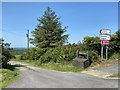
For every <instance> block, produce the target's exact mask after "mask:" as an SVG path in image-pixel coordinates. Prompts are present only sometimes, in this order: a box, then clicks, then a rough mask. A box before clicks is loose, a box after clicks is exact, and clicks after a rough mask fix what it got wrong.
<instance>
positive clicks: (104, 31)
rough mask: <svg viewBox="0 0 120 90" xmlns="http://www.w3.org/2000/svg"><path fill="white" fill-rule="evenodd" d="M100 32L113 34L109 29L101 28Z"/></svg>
mask: <svg viewBox="0 0 120 90" xmlns="http://www.w3.org/2000/svg"><path fill="white" fill-rule="evenodd" d="M100 34H101V35H110V34H111V30H109V29H101V30H100Z"/></svg>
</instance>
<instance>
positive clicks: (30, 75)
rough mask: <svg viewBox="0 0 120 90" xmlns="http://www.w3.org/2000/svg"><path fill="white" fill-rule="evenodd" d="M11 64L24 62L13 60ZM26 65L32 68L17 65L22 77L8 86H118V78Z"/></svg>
mask: <svg viewBox="0 0 120 90" xmlns="http://www.w3.org/2000/svg"><path fill="white" fill-rule="evenodd" d="M11 64H13V65H15V64H17V65H18V64H23V63H20V62H13V61H12V62H11ZM24 65H25V66H27V67H29V68H31V69H32V70H30V69H27V68H25V67H17V68H18V69H19V70H20V71H21V74H20V78H19V79H18V80H17V81H15V82H13V83H11V84H10V85H9V86H8V87H7V88H118V80H117V79H104V78H98V77H94V76H91V75H88V74H85V73H72V72H59V71H54V70H46V69H40V68H36V67H33V66H30V65H28V64H24Z"/></svg>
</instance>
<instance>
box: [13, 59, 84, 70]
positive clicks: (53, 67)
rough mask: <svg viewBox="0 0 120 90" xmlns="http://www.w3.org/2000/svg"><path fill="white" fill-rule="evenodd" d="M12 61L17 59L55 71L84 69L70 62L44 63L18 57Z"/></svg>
mask: <svg viewBox="0 0 120 90" xmlns="http://www.w3.org/2000/svg"><path fill="white" fill-rule="evenodd" d="M12 60H13V61H19V62H24V63H27V64H30V65H32V66H35V67H40V68H44V69H49V70H56V71H62V72H81V71H83V70H84V69H83V68H79V67H75V66H73V65H72V64H71V63H64V64H62V63H46V64H43V63H42V64H41V63H40V61H33V60H18V59H12Z"/></svg>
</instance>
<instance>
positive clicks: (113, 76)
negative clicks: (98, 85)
mask: <svg viewBox="0 0 120 90" xmlns="http://www.w3.org/2000/svg"><path fill="white" fill-rule="evenodd" d="M109 77H112V78H120V74H112V75H110V76H109Z"/></svg>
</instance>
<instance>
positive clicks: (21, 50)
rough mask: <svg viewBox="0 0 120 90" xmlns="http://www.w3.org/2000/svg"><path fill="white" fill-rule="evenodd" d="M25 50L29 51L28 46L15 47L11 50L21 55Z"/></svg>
mask: <svg viewBox="0 0 120 90" xmlns="http://www.w3.org/2000/svg"><path fill="white" fill-rule="evenodd" d="M23 52H27V48H13V50H11V53H12V54H14V55H20V54H21V53H23Z"/></svg>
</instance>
